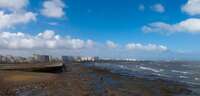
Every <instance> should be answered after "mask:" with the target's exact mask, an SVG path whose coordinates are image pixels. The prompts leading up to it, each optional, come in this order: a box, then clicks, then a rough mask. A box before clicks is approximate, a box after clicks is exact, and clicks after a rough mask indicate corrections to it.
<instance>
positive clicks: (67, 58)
mask: <svg viewBox="0 0 200 96" xmlns="http://www.w3.org/2000/svg"><path fill="white" fill-rule="evenodd" d="M62 61H63V62H64V63H68V62H74V61H77V60H76V58H75V57H73V56H62Z"/></svg>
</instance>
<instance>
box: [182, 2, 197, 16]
mask: <svg viewBox="0 0 200 96" xmlns="http://www.w3.org/2000/svg"><path fill="white" fill-rule="evenodd" d="M199 6H200V0H188V2H187V3H186V4H185V5H184V6H183V7H182V11H184V12H186V13H188V14H189V15H200V7H199Z"/></svg>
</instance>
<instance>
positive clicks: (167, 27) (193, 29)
mask: <svg viewBox="0 0 200 96" xmlns="http://www.w3.org/2000/svg"><path fill="white" fill-rule="evenodd" d="M199 26H200V19H198V18H190V19H186V20H184V21H181V22H179V23H177V24H167V23H164V22H153V23H150V24H148V25H146V26H143V28H142V30H143V31H144V32H170V33H172V32H189V33H199V32H200V27H199Z"/></svg>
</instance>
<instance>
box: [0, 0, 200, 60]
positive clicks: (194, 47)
mask: <svg viewBox="0 0 200 96" xmlns="http://www.w3.org/2000/svg"><path fill="white" fill-rule="evenodd" d="M199 6H200V0H173V1H172V0H13V2H11V1H8V0H1V1H0V23H1V24H0V35H1V36H0V40H1V41H2V42H0V53H1V54H15V55H21V54H20V53H23V54H24V55H27V54H29V55H30V54H32V53H41V54H50V55H52V54H53V55H55V54H56V55H86V56H87V55H92V56H94V55H95V56H102V57H113V58H139V59H179V58H180V59H185V58H189V59H200V57H199V56H198V55H199V54H200V50H199V49H200V45H199V44H198V43H199V41H200V38H199V35H200V27H199V28H198V26H200V8H199ZM13 42H14V43H13ZM5 52H6V53H5ZM141 54H142V55H141ZM183 55H185V56H183Z"/></svg>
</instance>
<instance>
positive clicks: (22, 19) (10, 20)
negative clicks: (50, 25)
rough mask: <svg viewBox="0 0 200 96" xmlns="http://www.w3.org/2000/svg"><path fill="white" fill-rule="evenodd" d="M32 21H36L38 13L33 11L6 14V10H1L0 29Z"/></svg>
mask: <svg viewBox="0 0 200 96" xmlns="http://www.w3.org/2000/svg"><path fill="white" fill-rule="evenodd" d="M30 21H36V14H34V13H32V12H25V13H12V14H5V12H4V11H0V29H4V28H10V27H12V26H15V25H17V24H26V23H28V22H30Z"/></svg>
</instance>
